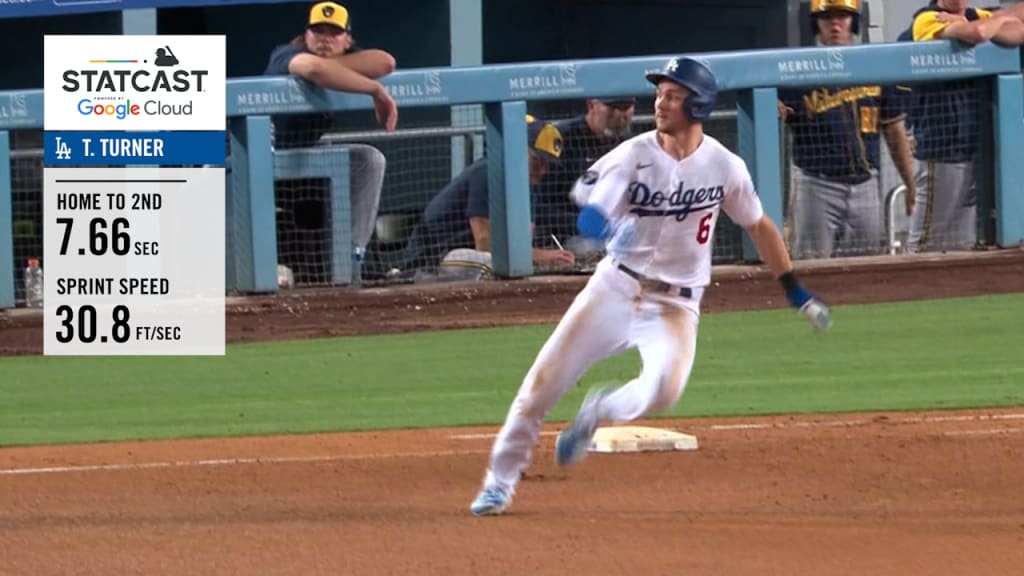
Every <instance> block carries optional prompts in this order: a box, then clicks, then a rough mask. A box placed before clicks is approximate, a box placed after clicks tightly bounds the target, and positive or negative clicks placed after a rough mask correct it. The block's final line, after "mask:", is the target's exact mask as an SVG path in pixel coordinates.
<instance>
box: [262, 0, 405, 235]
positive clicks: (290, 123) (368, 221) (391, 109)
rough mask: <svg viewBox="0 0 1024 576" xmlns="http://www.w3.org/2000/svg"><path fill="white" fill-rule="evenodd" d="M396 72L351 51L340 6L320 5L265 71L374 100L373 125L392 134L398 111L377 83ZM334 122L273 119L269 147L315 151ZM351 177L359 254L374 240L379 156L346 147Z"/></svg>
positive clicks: (380, 57)
mask: <svg viewBox="0 0 1024 576" xmlns="http://www.w3.org/2000/svg"><path fill="white" fill-rule="evenodd" d="M394 70H395V59H394V57H393V56H391V54H389V53H387V52H385V51H383V50H364V49H361V48H357V47H356V46H355V41H354V39H353V37H352V31H351V27H350V23H349V13H348V10H346V9H345V7H344V6H341V5H340V4H336V3H334V2H320V3H318V4H315V5H313V7H312V8H311V9H310V12H309V23H308V25H307V27H306V31H305V32H304V33H303V34H302V35H300V36H296V37H295V38H294V39H292V41H291V42H289V43H288V44H282V45H280V46H278V47H277V48H275V49H274V51H273V52H272V53H271V54H270V61H269V63H268V64H267V68H266V70H265V71H264V74H265V75H268V76H281V75H294V76H298V77H300V78H303V79H305V80H307V81H309V82H312V83H313V84H315V85H317V86H320V87H323V88H327V89H330V90H336V91H340V92H355V93H361V94H368V95H369V96H371V97H372V98H373V105H374V109H375V111H376V114H377V120H378V121H379V122H380V123H381V124H383V125H384V127H385V128H386V129H387V130H388V131H389V132H393V131H394V130H395V126H396V124H397V122H398V107H397V106H396V104H395V101H394V99H392V98H391V96H390V95H389V94H388V91H387V90H386V89H385V88H384V86H383V85H382V84H381V83H380V82H378V81H377V78H380V77H382V76H386V75H388V74H390V73H392V72H394ZM332 121H333V114H331V113H317V114H284V115H280V116H275V117H274V118H273V124H274V147H275V148H278V149H281V148H300V147H309V146H315V145H317V143H318V142H319V140H320V137H321V136H323V134H324V133H326V132H327V131H328V130H329V129H331V124H332ZM344 146H345V147H346V148H348V149H349V154H350V156H349V157H350V161H351V171H352V178H351V180H352V186H351V194H352V238H353V241H354V242H355V244H356V250H357V252H359V253H360V254H361V253H362V252H364V251H365V250H366V245H367V244H369V242H370V238H371V237H372V235H373V230H374V225H375V223H376V219H377V208H378V205H379V203H380V194H381V188H382V187H383V185H384V168H385V159H384V155H383V154H382V153H381V152H380V150H378V149H376V148H374V147H373V146H369V145H366V144H345V145H344Z"/></svg>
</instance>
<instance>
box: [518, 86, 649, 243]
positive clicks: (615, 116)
mask: <svg viewBox="0 0 1024 576" xmlns="http://www.w3.org/2000/svg"><path fill="white" fill-rule="evenodd" d="M586 105H587V111H586V113H585V114H582V115H579V116H576V117H574V118H570V119H568V120H562V121H561V122H557V123H556V124H555V125H556V126H557V127H558V130H559V132H561V133H562V138H563V140H564V142H565V147H564V148H563V150H562V158H561V161H560V163H559V164H557V165H555V166H552V168H551V169H550V170H549V171H548V173H547V174H546V175H545V176H544V180H543V182H541V184H540V186H538V187H537V189H536V194H535V197H534V203H535V209H534V214H535V215H536V218H537V231H538V233H537V238H536V241H537V242H542V243H545V244H552V245H554V240H553V239H552V236H553V237H554V238H558V239H559V241H560V243H561V244H563V245H564V247H565V248H566V249H567V250H569V251H571V252H573V253H575V254H576V255H577V256H578V257H579V256H584V255H586V254H588V253H593V252H596V251H599V250H600V247H599V246H598V245H597V244H596V243H594V242H593V241H590V240H588V239H586V238H583V237H581V236H578V235H576V216H577V215H578V214H579V209H578V208H577V206H576V204H575V203H574V202H573V201H572V199H571V198H570V197H569V191H570V190H571V189H572V187H573V184H574V183H575V182H576V179H577V178H579V177H580V176H582V175H583V174H584V173H585V172H586V171H587V169H588V168H590V165H591V164H593V163H594V162H595V161H597V159H598V158H600V157H601V156H604V155H605V154H607V153H608V152H609V151H610V150H611V149H612V148H615V147H616V146H618V145H619V144H620V143H622V141H623V140H625V139H626V138H628V137H629V136H630V129H631V127H632V123H633V113H634V112H635V108H636V98H588V99H587V101H586Z"/></svg>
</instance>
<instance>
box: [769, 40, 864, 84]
mask: <svg viewBox="0 0 1024 576" xmlns="http://www.w3.org/2000/svg"><path fill="white" fill-rule="evenodd" d="M778 71H779V80H827V79H836V78H847V77H849V76H850V75H851V74H850V72H848V71H847V70H846V59H845V57H844V56H843V53H842V52H841V51H840V50H837V49H835V48H833V49H829V50H828V51H827V53H826V55H825V56H816V57H809V58H788V59H785V60H779V62H778Z"/></svg>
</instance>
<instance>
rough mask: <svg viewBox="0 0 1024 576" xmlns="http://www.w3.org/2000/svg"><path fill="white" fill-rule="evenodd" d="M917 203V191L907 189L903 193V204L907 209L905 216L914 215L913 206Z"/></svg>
mask: <svg viewBox="0 0 1024 576" xmlns="http://www.w3.org/2000/svg"><path fill="white" fill-rule="evenodd" d="M916 203H917V190H915V189H910V188H907V191H906V192H904V193H903V204H904V205H905V206H906V207H907V216H911V215H913V214H914V204H916Z"/></svg>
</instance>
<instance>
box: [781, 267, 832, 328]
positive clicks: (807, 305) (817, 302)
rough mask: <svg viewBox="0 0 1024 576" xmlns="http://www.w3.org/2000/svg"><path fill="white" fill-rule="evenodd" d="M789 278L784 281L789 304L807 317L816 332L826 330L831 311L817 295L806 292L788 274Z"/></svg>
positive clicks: (830, 320) (828, 325) (830, 319)
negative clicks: (786, 281) (789, 280)
mask: <svg viewBox="0 0 1024 576" xmlns="http://www.w3.org/2000/svg"><path fill="white" fill-rule="evenodd" d="M790 279H791V282H788V283H786V284H788V286H787V287H786V299H787V300H789V303H790V305H792V306H793V307H794V308H796V309H797V310H799V311H800V314H802V315H803V316H804V317H805V318H807V321H808V322H810V323H811V328H814V329H815V330H816V331H818V332H824V331H826V330H828V329H829V328H830V327H831V326H832V312H831V311H830V310H829V309H828V306H827V305H826V304H825V303H824V302H822V301H821V299H819V298H818V297H817V296H815V295H814V294H811V293H810V292H808V291H807V289H806V288H804V287H803V285H802V284H800V282H797V281H796V279H795V278H793V277H792V276H790Z"/></svg>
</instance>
